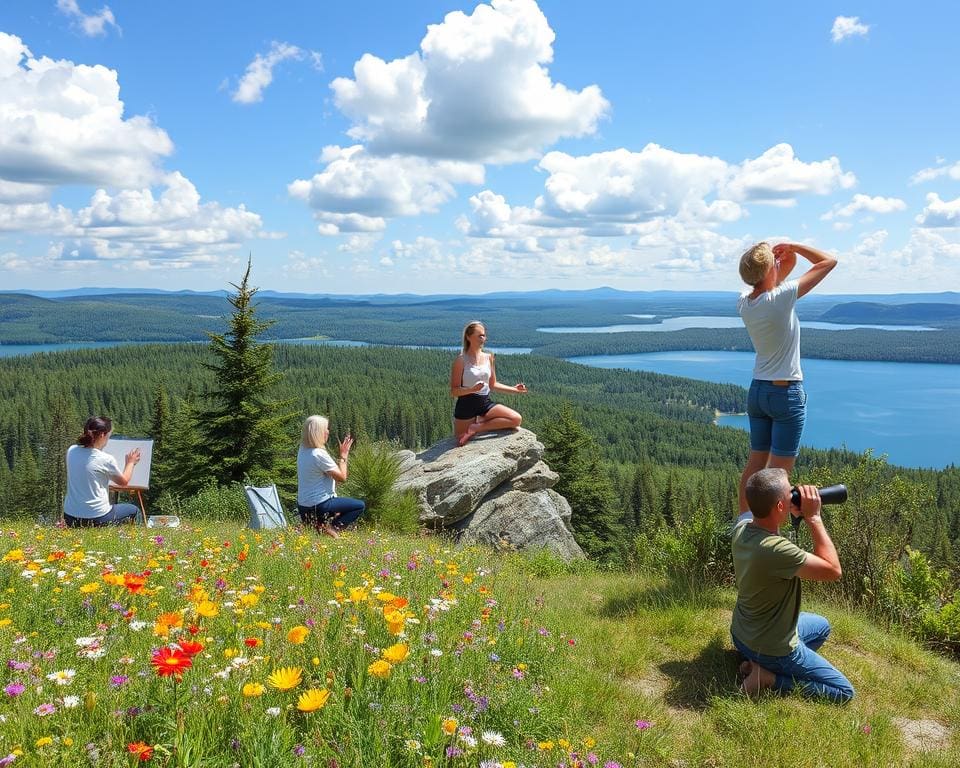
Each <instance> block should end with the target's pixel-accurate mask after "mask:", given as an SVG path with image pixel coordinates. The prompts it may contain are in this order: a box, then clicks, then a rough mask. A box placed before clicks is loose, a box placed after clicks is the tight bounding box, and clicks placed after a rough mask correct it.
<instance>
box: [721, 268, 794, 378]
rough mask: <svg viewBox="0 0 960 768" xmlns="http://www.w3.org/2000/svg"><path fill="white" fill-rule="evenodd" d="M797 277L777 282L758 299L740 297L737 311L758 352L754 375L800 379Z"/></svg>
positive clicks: (745, 296)
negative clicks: (775, 285)
mask: <svg viewBox="0 0 960 768" xmlns="http://www.w3.org/2000/svg"><path fill="white" fill-rule="evenodd" d="M799 288H800V284H799V283H798V282H797V281H796V280H788V281H787V282H785V283H780V285H778V286H777V287H776V288H773V289H772V290H769V291H764V292H763V293H761V294H760V295H759V296H757V298H755V299H751V298H749V296H750V294H749V293H744V294H743V295H742V296H740V300H739V301H738V302H737V311H738V312H739V313H740V317H741V318H743V324H744V325H745V326H747V333H749V334H750V340H751V341H752V342H753V348H754V349H755V350H756V351H757V360H756V363H755V364H754V366H753V378H755V379H760V380H762V381H778V380H786V381H802V380H803V371H801V370H800V321H799V320H798V319H797V312H796V309H795V307H796V304H797V291H798V289H799Z"/></svg>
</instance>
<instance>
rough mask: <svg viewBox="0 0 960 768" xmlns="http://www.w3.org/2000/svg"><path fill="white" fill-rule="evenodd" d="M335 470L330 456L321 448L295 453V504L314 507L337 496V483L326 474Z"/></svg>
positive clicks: (301, 449)
mask: <svg viewBox="0 0 960 768" xmlns="http://www.w3.org/2000/svg"><path fill="white" fill-rule="evenodd" d="M336 468H337V462H335V461H334V460H333V459H332V458H331V457H330V454H329V453H327V452H326V450H325V449H323V448H304V447H303V446H302V445H301V446H300V450H298V451H297V504H299V505H300V506H301V507H315V506H316V505H317V504H321V503H322V502H324V501H326V500H327V499H330V498H333V497H334V496H336V495H337V481H336V480H334V479H333V478H332V477H330V475H328V474H327V472H329V471H330V470H331V469H336Z"/></svg>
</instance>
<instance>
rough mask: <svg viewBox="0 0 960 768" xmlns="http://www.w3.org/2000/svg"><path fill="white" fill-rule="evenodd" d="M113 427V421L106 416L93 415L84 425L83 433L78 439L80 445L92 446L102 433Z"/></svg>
mask: <svg viewBox="0 0 960 768" xmlns="http://www.w3.org/2000/svg"><path fill="white" fill-rule="evenodd" d="M111 429H113V422H112V421H110V419H108V418H107V417H106V416H91V417H90V418H89V419H87V423H86V424H84V425H83V434H82V435H80V437H79V439H78V440H77V444H78V445H82V446H83V447H84V448H92V447H93V444H94V443H95V442H96V441H97V438H99V437H100V435H105V434H107V433H108V432H110V430H111Z"/></svg>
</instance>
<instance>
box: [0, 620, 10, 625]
mask: <svg viewBox="0 0 960 768" xmlns="http://www.w3.org/2000/svg"><path fill="white" fill-rule="evenodd" d="M11 623H12V621H11V620H10V619H0V627H7V626H10V624H11Z"/></svg>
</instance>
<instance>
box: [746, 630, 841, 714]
mask: <svg viewBox="0 0 960 768" xmlns="http://www.w3.org/2000/svg"><path fill="white" fill-rule="evenodd" d="M797 634H798V635H799V636H800V642H799V643H798V644H797V647H796V649H795V650H794V651H793V653H791V654H790V655H789V656H767V655H765V654H763V653H755V652H754V651H752V650H751V649H750V648H748V647H747V646H745V645H744V644H743V643H741V642H740V641H739V640H737V638H736V637H734V638H733V644H734V645H735V646H736V647H737V650H738V651H740V653H742V654H743V655H744V656H746V657H747V658H748V659H750V661H752V662H753V663H754V664H759V665H760V666H761V667H763V668H764V669H768V670H770V671H771V672H773V673H774V674H775V675H776V676H777V680H776V682H775V683H774V684H773V690H775V691H779V692H780V693H787V692H788V691H792V690H794V689H797V690H799V691H800V692H801V693H803V694H804V695H807V696H823V697H825V698H828V699H830V700H832V701H834V702H836V703H837V704H846V703H847V702H848V701H850V699H852V698H853V686H852V685H850V681H849V680H847V678H846V677H844V676H843V673H841V672H840V670H838V669H837V668H836V667H835V666H833V664H831V663H830V662H829V661H827V660H826V659H825V658H823V656H821V655H820V654H819V653H817V652H816V651H817V649H818V648H819V647H820V646H821V645H823V643H824V641H825V640H826V639H827V637H829V636H830V622H829V621H827V620H826V619H825V618H823V616H818V615H817V614H815V613H803V612H801V613H800V617H799V619H797Z"/></svg>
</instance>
